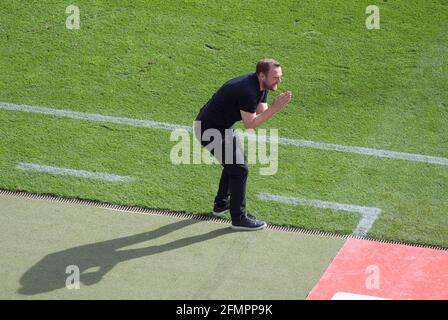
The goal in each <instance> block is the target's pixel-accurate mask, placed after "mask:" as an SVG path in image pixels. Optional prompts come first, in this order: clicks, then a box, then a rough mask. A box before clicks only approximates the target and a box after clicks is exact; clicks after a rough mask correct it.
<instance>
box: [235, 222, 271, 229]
mask: <svg viewBox="0 0 448 320" xmlns="http://www.w3.org/2000/svg"><path fill="white" fill-rule="evenodd" d="M266 227H267V224H266V223H265V224H263V225H261V226H259V227H255V228H253V227H252V228H251V227H243V226H234V225H232V229H235V230H247V231H256V230H261V229H264V228H266Z"/></svg>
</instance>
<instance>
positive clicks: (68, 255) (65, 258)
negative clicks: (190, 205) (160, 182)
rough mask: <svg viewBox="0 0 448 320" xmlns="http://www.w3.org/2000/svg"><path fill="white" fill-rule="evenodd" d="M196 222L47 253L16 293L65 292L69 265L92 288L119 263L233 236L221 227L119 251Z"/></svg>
mask: <svg viewBox="0 0 448 320" xmlns="http://www.w3.org/2000/svg"><path fill="white" fill-rule="evenodd" d="M198 222H200V221H199V220H193V219H191V220H181V221H178V222H175V223H172V224H169V225H166V226H163V227H160V228H158V229H156V230H152V231H148V232H143V233H140V234H136V235H132V236H128V237H123V238H118V239H112V240H107V241H103V242H98V243H91V244H87V245H82V246H78V247H74V248H70V249H67V250H63V251H59V252H55V253H51V254H49V255H47V256H45V257H44V258H43V259H42V260H40V261H39V262H38V263H36V264H35V265H34V266H33V267H31V268H30V269H29V270H27V271H26V272H25V273H24V274H23V276H22V277H21V279H20V284H21V286H22V287H21V288H20V289H19V290H18V293H20V294H24V295H35V294H40V293H45V292H50V291H53V290H56V289H61V288H65V287H66V281H67V278H69V277H70V276H71V275H72V274H73V271H71V272H69V273H66V270H67V267H68V266H70V265H75V266H77V267H78V268H79V275H80V278H79V280H80V283H83V284H84V285H92V284H95V283H98V282H99V281H101V279H102V278H103V276H104V275H105V274H107V273H108V272H109V271H110V270H112V269H113V268H114V267H115V266H116V265H117V264H118V263H120V262H124V261H128V260H132V259H137V258H141V257H146V256H150V255H155V254H158V253H163V252H167V251H171V250H176V249H179V248H183V247H187V246H189V245H192V244H195V243H199V242H202V241H207V240H210V239H213V238H216V237H219V236H222V235H225V234H229V233H232V232H235V231H234V230H232V229H231V228H228V227H225V228H220V229H217V230H213V231H210V232H208V233H204V234H199V235H194V236H191V237H187V238H183V239H179V240H175V241H172V242H169V243H166V244H162V245H154V246H149V247H145V248H139V249H129V250H120V249H121V248H124V247H127V246H130V245H134V244H138V243H141V242H145V241H149V240H152V239H156V238H159V237H162V236H164V235H166V234H169V233H171V232H174V231H176V230H179V229H181V228H184V227H187V226H189V225H192V224H195V223H198ZM161 267H163V266H161ZM90 268H98V270H97V271H89V272H88V271H87V270H88V269H90ZM69 283H71V282H69Z"/></svg>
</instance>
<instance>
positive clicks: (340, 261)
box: [307, 239, 448, 300]
mask: <svg viewBox="0 0 448 320" xmlns="http://www.w3.org/2000/svg"><path fill="white" fill-rule="evenodd" d="M338 292H339V294H338V296H340V295H341V294H340V293H341V292H344V293H352V294H359V295H365V296H370V297H372V296H373V297H379V298H387V299H399V300H407V299H412V300H420V299H422V300H423V299H425V300H426V299H432V300H439V299H444V300H446V299H448V251H442V250H434V249H425V248H417V247H411V246H406V245H397V244H386V243H379V242H374V241H367V240H354V239H349V240H347V242H346V243H345V244H344V246H343V247H342V248H341V250H340V251H339V253H338V255H337V256H336V258H335V259H334V260H333V262H332V263H331V265H330V266H329V267H328V269H327V271H326V272H325V274H324V275H323V277H322V278H321V279H320V281H319V282H318V283H317V285H316V286H315V287H314V289H313V290H312V291H311V293H310V294H309V296H308V298H307V299H308V300H316V299H332V298H333V297H334V295H335V294H336V293H338ZM352 298H353V296H352ZM360 298H362V297H360Z"/></svg>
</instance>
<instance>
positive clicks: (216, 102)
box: [196, 73, 268, 129]
mask: <svg viewBox="0 0 448 320" xmlns="http://www.w3.org/2000/svg"><path fill="white" fill-rule="evenodd" d="M267 96H268V92H267V90H263V91H260V83H259V81H258V78H257V74H256V73H251V74H246V75H242V76H239V77H237V78H234V79H231V80H229V81H227V82H226V83H225V84H224V85H223V86H222V87H221V88H219V89H218V91H216V93H215V94H214V95H213V96H212V98H211V99H210V100H209V101H208V102H207V103H206V104H205V105H204V106H203V107H202V108H201V110H200V111H199V114H198V116H197V117H196V120H200V121H201V126H202V128H217V129H227V128H230V127H231V126H232V125H233V124H234V123H235V122H237V121H239V120H241V113H240V110H243V111H246V112H250V113H255V111H256V109H257V105H258V104H259V103H260V102H266V99H267Z"/></svg>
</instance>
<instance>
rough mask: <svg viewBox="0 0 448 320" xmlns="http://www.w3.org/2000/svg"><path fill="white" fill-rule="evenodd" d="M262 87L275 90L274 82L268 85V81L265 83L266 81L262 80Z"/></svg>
mask: <svg viewBox="0 0 448 320" xmlns="http://www.w3.org/2000/svg"><path fill="white" fill-rule="evenodd" d="M263 88H264V89H265V90H271V91H275V89H274V88H275V84H273V85H269V83H267V82H266V81H263Z"/></svg>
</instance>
